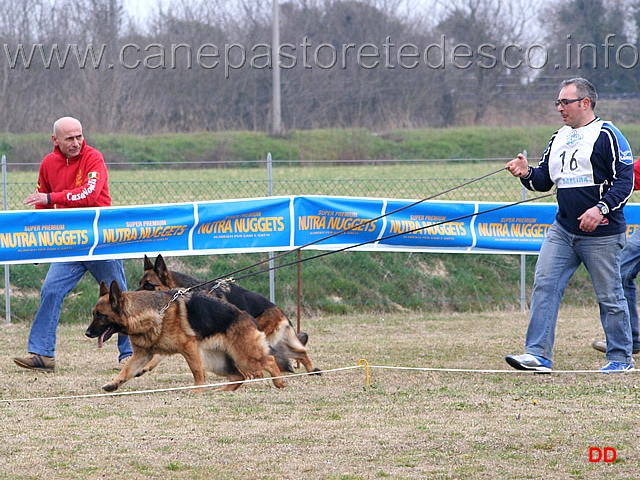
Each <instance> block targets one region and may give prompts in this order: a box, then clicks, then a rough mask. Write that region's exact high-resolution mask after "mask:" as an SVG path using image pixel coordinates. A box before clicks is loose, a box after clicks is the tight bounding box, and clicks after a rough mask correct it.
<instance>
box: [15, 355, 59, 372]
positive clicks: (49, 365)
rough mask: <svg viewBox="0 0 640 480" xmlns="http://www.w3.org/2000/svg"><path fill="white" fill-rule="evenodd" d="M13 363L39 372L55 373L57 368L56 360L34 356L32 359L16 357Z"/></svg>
mask: <svg viewBox="0 0 640 480" xmlns="http://www.w3.org/2000/svg"><path fill="white" fill-rule="evenodd" d="M13 362H14V363H15V364H16V365H18V366H19V367H22V368H28V369H29V370H38V371H39V372H53V370H54V369H55V368H56V360H55V359H54V358H53V357H45V356H43V355H32V356H30V357H23V358H20V357H14V358H13Z"/></svg>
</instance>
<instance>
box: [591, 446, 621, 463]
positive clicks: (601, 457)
mask: <svg viewBox="0 0 640 480" xmlns="http://www.w3.org/2000/svg"><path fill="white" fill-rule="evenodd" d="M617 456H618V452H616V449H615V448H613V447H604V448H598V447H589V461H590V462H591V463H597V462H605V463H613V462H615V461H616V457H617Z"/></svg>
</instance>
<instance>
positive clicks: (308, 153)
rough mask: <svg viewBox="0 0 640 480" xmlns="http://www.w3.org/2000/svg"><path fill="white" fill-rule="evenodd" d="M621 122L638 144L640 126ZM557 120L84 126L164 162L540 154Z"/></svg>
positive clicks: (8, 146) (11, 138) (16, 159)
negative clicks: (220, 127)
mask: <svg viewBox="0 0 640 480" xmlns="http://www.w3.org/2000/svg"><path fill="white" fill-rule="evenodd" d="M618 127H619V128H620V129H621V130H622V131H623V133H624V134H625V135H626V136H627V138H628V140H629V142H630V143H631V146H632V148H634V150H638V149H640V125H634V124H624V125H618ZM557 128H558V126H557V125H538V126H531V127H457V128H447V129H433V128H432V129H409V130H396V131H391V132H372V131H369V130H365V129H336V130H293V131H291V132H289V133H288V134H286V135H285V136H283V137H272V136H269V135H268V134H266V133H263V132H243V131H240V132H200V133H171V134H157V135H149V136H136V135H106V134H92V132H85V133H86V135H87V140H88V142H89V143H90V144H91V145H93V146H95V147H96V148H98V149H100V150H101V151H102V152H103V154H104V156H105V159H106V160H107V162H108V163H120V164H131V163H136V164H142V165H145V166H147V167H157V166H158V165H159V164H161V163H166V162H172V163H173V162H191V163H193V164H195V165H198V164H203V163H206V162H219V163H220V164H225V165H228V166H231V165H235V166H244V167H247V166H251V165H254V164H255V161H264V160H266V158H267V154H268V153H271V154H272V156H273V159H274V161H289V162H291V163H292V164H293V163H298V162H299V161H300V160H329V161H339V160H361V161H371V160H390V159H400V160H408V159H445V160H451V159H486V158H513V157H514V156H515V155H516V154H517V153H518V152H520V151H522V150H527V151H528V152H529V154H530V155H531V156H533V157H539V156H540V155H541V153H542V151H543V150H544V148H545V147H546V144H547V141H548V139H549V137H550V135H551V133H553V131H554V130H556V129H557ZM50 149H51V140H50V137H49V134H44V133H42V134H28V135H17V134H7V133H3V134H0V154H4V155H6V157H7V161H8V162H9V163H27V162H30V163H34V162H37V161H38V160H39V159H40V158H42V156H43V154H44V153H46V152H47V151H49V150H50Z"/></svg>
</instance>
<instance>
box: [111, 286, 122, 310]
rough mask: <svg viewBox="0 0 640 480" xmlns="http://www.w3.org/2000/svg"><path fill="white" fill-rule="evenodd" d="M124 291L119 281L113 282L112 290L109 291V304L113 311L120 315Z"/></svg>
mask: <svg viewBox="0 0 640 480" xmlns="http://www.w3.org/2000/svg"><path fill="white" fill-rule="evenodd" d="M121 297H122V289H121V288H120V285H119V284H118V281H117V280H114V281H113V282H111V288H110V289H109V303H110V304H111V310H113V311H114V312H115V313H120V305H121V302H122V299H121Z"/></svg>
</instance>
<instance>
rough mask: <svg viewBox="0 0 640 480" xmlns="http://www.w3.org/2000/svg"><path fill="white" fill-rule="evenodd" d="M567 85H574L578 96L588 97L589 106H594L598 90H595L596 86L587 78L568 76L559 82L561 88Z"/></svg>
mask: <svg viewBox="0 0 640 480" xmlns="http://www.w3.org/2000/svg"><path fill="white" fill-rule="evenodd" d="M567 85H575V86H576V94H577V95H578V97H582V98H588V99H589V100H590V101H591V108H592V109H594V108H596V102H597V101H598V92H596V87H594V86H593V84H592V83H591V82H590V81H589V80H587V79H586V78H580V77H575V78H569V79H567V80H564V81H563V82H562V83H561V84H560V88H561V89H562V88H564V87H566V86H567Z"/></svg>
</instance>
